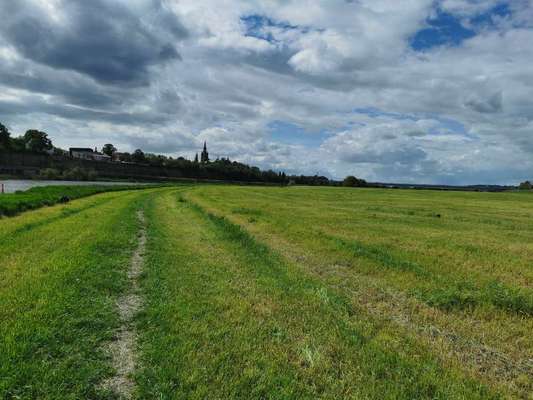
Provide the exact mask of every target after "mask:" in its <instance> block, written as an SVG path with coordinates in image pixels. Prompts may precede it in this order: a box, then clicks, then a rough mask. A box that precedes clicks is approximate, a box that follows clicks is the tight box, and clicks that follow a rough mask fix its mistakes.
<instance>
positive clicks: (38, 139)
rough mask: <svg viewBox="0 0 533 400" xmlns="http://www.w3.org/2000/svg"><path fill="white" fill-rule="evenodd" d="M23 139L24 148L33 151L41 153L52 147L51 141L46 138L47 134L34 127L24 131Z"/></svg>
mask: <svg viewBox="0 0 533 400" xmlns="http://www.w3.org/2000/svg"><path fill="white" fill-rule="evenodd" d="M23 139H24V146H25V148H26V150H30V151H32V152H35V153H43V152H45V151H47V150H52V148H53V146H52V141H51V140H50V139H49V138H48V134H47V133H45V132H41V131H38V130H36V129H30V130H28V131H26V133H25V134H24V137H23Z"/></svg>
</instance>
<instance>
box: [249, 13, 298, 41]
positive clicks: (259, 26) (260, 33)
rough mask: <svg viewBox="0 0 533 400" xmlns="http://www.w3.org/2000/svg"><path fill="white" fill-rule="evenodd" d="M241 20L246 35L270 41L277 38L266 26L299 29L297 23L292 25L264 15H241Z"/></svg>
mask: <svg viewBox="0 0 533 400" xmlns="http://www.w3.org/2000/svg"><path fill="white" fill-rule="evenodd" d="M241 22H242V23H243V24H244V26H245V33H244V35H245V36H251V37H255V38H257V39H261V40H266V41H268V42H270V43H276V42H277V41H276V39H275V38H274V37H273V36H272V33H270V32H268V29H265V28H273V27H276V28H281V29H287V30H288V29H298V27H297V26H295V25H290V24H288V23H285V22H279V21H274V20H273V19H271V18H268V17H265V16H264V15H258V14H252V15H247V16H244V17H241Z"/></svg>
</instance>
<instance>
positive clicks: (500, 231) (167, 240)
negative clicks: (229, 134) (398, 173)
mask: <svg viewBox="0 0 533 400" xmlns="http://www.w3.org/2000/svg"><path fill="white" fill-rule="evenodd" d="M1 204H2V197H0V206H1ZM139 211H140V212H142V215H143V216H144V217H143V218H142V219H139V218H138V217H137V215H138V212H139ZM532 217H533V194H531V193H518V192H517V193H512V192H509V193H473V192H472V193H470V192H469V193H467V192H438V191H423V190H380V189H350V188H322V187H303V186H302V187H284V188H282V187H252V186H230V185H196V186H185V185H184V186H175V187H160V188H146V189H143V190H121V191H112V192H107V193H100V194H94V195H92V196H88V197H84V198H81V199H78V200H73V201H71V202H69V203H68V204H57V205H53V206H49V207H44V208H40V209H37V210H33V211H27V212H25V213H22V214H20V215H17V216H13V217H9V218H6V217H4V218H1V219H0V398H6V399H85V398H87V399H117V398H135V399H230V398H239V399H318V398H322V399H532V398H533V397H532V395H531V393H533V335H532V334H531V332H533V288H532V284H533V224H532V223H531V221H532ZM140 231H142V237H143V238H144V237H145V238H146V243H145V244H144V239H143V247H142V254H141V256H142V272H141V273H140V275H139V276H138V278H132V276H131V273H130V272H129V270H130V264H131V262H132V255H133V254H134V253H135V252H136V250H135V249H138V245H139V241H140V239H139V238H140V236H141V235H140V233H139V232H140ZM137 252H138V250H137ZM132 279H136V281H135V284H133V283H132ZM137 279H138V281H137ZM132 286H134V287H135V288H136V289H135V290H138V292H139V293H138V294H139V297H140V298H141V299H142V302H141V303H140V305H139V309H138V310H137V311H136V313H135V315H134V317H133V319H132V320H131V321H128V322H124V321H123V320H121V313H120V310H119V309H120V307H121V306H120V304H121V299H123V298H124V297H125V296H126V297H127V295H128V293H131V291H132ZM125 331H126V332H128V333H129V336H128V337H131V338H133V339H134V345H133V346H132V347H131V348H127V349H126V350H125V351H126V352H128V351H129V352H131V353H132V354H131V356H132V359H134V360H135V367H134V369H133V370H132V371H130V372H128V373H127V374H126V375H127V376H125V377H124V379H123V381H124V382H126V383H127V382H129V384H131V386H132V387H133V389H132V391H131V393H130V392H128V391H126V392H120V390H119V391H116V390H115V389H113V387H109V386H106V385H103V384H102V383H103V382H105V381H106V380H109V379H112V378H113V377H116V376H117V375H118V376H120V373H121V372H120V366H117V362H116V357H117V355H116V354H115V355H114V354H111V353H110V352H109V350H108V349H109V345H110V343H111V344H112V343H113V342H117V341H118V342H120V340H121V339H120V338H121V337H122V336H124V335H123V333H124V332H125ZM120 332H122V333H120ZM121 382H122V381H121V380H118V384H117V385H118V386H120V385H121V384H123V385H126V383H124V382H122V383H121ZM124 393H127V395H125V394H124Z"/></svg>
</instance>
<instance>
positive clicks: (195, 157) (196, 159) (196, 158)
mask: <svg viewBox="0 0 533 400" xmlns="http://www.w3.org/2000/svg"><path fill="white" fill-rule="evenodd" d="M194 163H195V164H198V153H196V155H195V156H194Z"/></svg>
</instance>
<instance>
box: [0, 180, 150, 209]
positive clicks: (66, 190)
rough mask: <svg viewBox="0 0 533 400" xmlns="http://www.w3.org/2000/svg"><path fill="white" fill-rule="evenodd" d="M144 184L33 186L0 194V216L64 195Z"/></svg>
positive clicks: (73, 196) (54, 201) (72, 196)
mask: <svg viewBox="0 0 533 400" xmlns="http://www.w3.org/2000/svg"><path fill="white" fill-rule="evenodd" d="M145 187H146V186H140V185H134V184H132V185H124V186H107V185H87V186H81V185H80V186H77V185H76V186H68V185H65V186H43V187H34V188H31V189H29V190H26V191H21V192H16V193H8V194H2V195H0V217H1V216H13V215H15V214H19V213H21V212H24V211H28V210H34V209H36V208H41V207H44V206H51V205H54V204H57V203H59V202H60V199H61V198H62V197H64V196H66V197H68V198H69V199H79V198H81V197H86V196H91V195H93V194H97V193H103V192H112V191H117V190H131V189H142V188H145Z"/></svg>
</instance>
